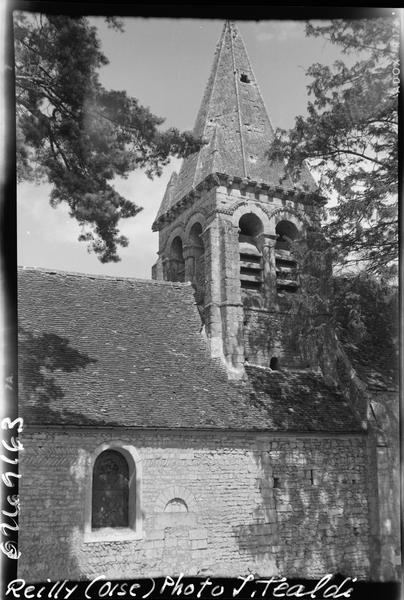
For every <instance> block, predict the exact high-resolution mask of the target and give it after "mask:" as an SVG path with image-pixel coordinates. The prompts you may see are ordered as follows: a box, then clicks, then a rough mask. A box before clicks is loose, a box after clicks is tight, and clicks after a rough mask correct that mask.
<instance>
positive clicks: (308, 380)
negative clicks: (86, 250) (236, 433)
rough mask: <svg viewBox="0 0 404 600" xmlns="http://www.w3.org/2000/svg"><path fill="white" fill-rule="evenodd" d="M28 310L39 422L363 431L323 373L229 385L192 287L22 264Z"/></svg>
mask: <svg viewBox="0 0 404 600" xmlns="http://www.w3.org/2000/svg"><path fill="white" fill-rule="evenodd" d="M18 313H19V328H20V340H19V346H18V350H19V394H20V414H21V416H23V417H24V419H25V422H26V424H27V425H36V426H44V425H74V426H81V425H98V426H101V425H108V426H131V427H142V428H147V427H152V428H155V427H169V428H179V427H183V428H194V429H198V428H220V429H228V430H229V429H230V430H231V429H241V430H243V429H244V430H252V429H255V430H270V431H297V432H299V431H302V432H303V431H328V432H338V431H340V432H342V431H359V430H360V426H359V424H358V422H357V421H356V420H355V418H354V417H353V415H352V413H351V411H350V410H349V408H348V406H347V405H346V404H345V402H344V400H343V399H342V397H341V396H340V395H339V394H338V393H337V392H336V391H335V389H333V388H330V387H328V386H326V385H325V384H324V382H323V381H322V380H321V378H320V377H318V376H315V375H309V374H303V375H296V374H295V375H289V374H283V373H279V372H273V373H272V372H270V371H269V370H264V369H260V368H253V367H249V368H248V369H247V370H248V374H249V377H250V379H249V380H247V381H244V382H232V381H229V380H228V379H227V374H226V372H225V369H224V368H223V367H222V365H221V363H220V362H219V361H218V360H213V359H212V358H210V356H209V354H208V351H207V346H206V341H205V339H204V337H203V334H202V333H201V321H200V317H199V313H198V310H197V307H196V304H195V302H194V297H193V289H192V287H191V286H190V285H188V284H180V283H165V282H156V281H146V280H136V279H129V278H113V277H102V276H101V277H100V276H91V275H81V274H73V273H62V272H53V271H43V270H36V269H20V271H19V303H18Z"/></svg>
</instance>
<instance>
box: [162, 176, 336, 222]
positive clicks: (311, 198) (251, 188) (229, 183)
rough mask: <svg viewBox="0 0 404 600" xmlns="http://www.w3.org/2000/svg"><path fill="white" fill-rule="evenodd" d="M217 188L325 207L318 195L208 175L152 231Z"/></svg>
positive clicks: (230, 211)
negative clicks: (202, 195) (207, 192)
mask: <svg viewBox="0 0 404 600" xmlns="http://www.w3.org/2000/svg"><path fill="white" fill-rule="evenodd" d="M219 186H223V187H226V188H227V189H228V190H231V189H238V190H240V192H241V194H242V196H247V194H254V196H255V198H256V199H258V198H259V196H260V195H266V196H268V197H272V196H276V197H278V198H280V199H281V200H292V201H293V202H296V203H300V204H303V205H310V206H325V204H326V203H327V200H326V198H325V197H324V196H322V195H321V194H320V193H315V192H305V191H304V190H302V189H299V188H297V187H295V188H284V187H282V186H280V185H278V186H271V185H269V184H267V183H264V182H258V181H252V180H250V179H246V178H241V177H233V176H230V175H225V174H224V173H211V174H210V175H208V177H205V179H204V180H203V181H201V182H200V183H198V185H197V186H196V187H195V188H194V189H192V190H191V191H190V192H189V193H188V194H186V195H185V196H184V197H183V198H181V200H179V201H178V202H177V203H176V204H174V206H172V207H171V208H170V209H169V210H168V211H167V212H166V213H164V214H163V215H161V216H160V217H159V218H158V219H156V220H155V221H154V223H153V225H152V230H153V231H159V230H160V229H163V227H165V226H166V225H169V224H170V223H172V222H173V221H174V220H175V219H176V217H177V216H178V214H179V213H180V212H183V211H184V210H185V209H187V208H189V207H190V206H192V205H193V204H194V203H195V201H196V200H198V199H199V198H200V197H201V193H202V192H203V191H210V190H211V189H212V188H214V187H219ZM247 201H248V198H247V197H246V198H245V199H243V200H240V203H241V202H242V203H245V202H247ZM237 204H238V203H237ZM284 210H287V207H284ZM219 212H222V213H223V214H229V215H231V214H233V212H234V210H233V209H232V208H229V209H227V208H223V209H220V210H219Z"/></svg>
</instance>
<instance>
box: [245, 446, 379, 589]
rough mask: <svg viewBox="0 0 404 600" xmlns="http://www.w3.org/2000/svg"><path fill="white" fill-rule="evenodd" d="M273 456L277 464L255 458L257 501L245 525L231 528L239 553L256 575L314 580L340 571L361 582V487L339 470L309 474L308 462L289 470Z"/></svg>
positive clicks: (260, 455) (364, 542)
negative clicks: (258, 473) (252, 565)
mask: <svg viewBox="0 0 404 600" xmlns="http://www.w3.org/2000/svg"><path fill="white" fill-rule="evenodd" d="M275 443H276V444H278V446H281V445H282V442H279V441H278V442H275ZM290 443H291V446H292V447H293V441H290ZM289 452H290V450H289ZM300 452H301V453H302V452H304V450H300ZM335 452H338V451H337V449H336V450H335ZM274 454H275V455H278V459H277V460H276V459H275V460H274V458H273V457H271V456H270V452H268V451H258V452H255V453H254V459H255V461H256V463H257V466H258V469H259V472H260V477H259V496H260V501H259V502H258V503H257V505H256V507H255V509H254V510H253V512H252V515H251V522H250V523H249V524H246V525H239V526H235V527H233V535H234V536H235V538H236V540H237V543H238V546H239V548H240V553H241V554H242V555H244V556H245V558H246V560H250V561H252V562H253V563H254V564H255V565H256V569H257V572H256V575H259V576H263V575H274V574H281V575H287V576H288V577H306V578H313V577H314V578H316V577H322V576H323V575H325V574H326V573H331V572H334V573H336V572H339V573H343V574H346V575H351V576H357V577H358V578H359V577H360V578H366V577H367V576H368V564H367V556H368V530H367V506H366V500H365V502H364V501H363V489H362V491H361V488H362V485H358V481H357V480H355V479H353V478H352V475H350V471H349V468H344V466H343V465H341V469H340V470H337V469H331V470H328V469H326V468H324V470H321V469H315V468H314V469H313V468H312V467H313V463H312V462H311V459H310V458H309V460H307V463H306V464H301V465H300V464H299V465H291V464H290V461H288V460H287V456H286V452H285V453H283V451H282V450H276V451H275V453H274ZM288 462H289V465H288ZM347 467H348V465H347ZM354 477H355V476H354Z"/></svg>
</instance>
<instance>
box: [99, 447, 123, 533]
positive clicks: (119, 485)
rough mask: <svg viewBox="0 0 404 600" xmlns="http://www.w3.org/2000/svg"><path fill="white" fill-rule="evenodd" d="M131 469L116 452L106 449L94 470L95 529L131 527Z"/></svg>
mask: <svg viewBox="0 0 404 600" xmlns="http://www.w3.org/2000/svg"><path fill="white" fill-rule="evenodd" d="M128 524H129V466H128V463H127V461H126V459H125V457H124V456H123V455H122V454H121V453H120V452H118V451H117V450H105V451H104V452H101V454H100V455H99V456H98V457H97V459H96V461H95V464H94V470H93V489H92V519H91V525H92V529H99V528H101V527H128Z"/></svg>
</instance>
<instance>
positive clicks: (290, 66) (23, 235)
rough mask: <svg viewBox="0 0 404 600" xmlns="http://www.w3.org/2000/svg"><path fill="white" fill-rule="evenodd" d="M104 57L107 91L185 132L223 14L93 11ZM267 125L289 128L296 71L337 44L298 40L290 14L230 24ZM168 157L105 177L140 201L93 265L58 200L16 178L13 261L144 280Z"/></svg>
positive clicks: (333, 53)
mask: <svg viewBox="0 0 404 600" xmlns="http://www.w3.org/2000/svg"><path fill="white" fill-rule="evenodd" d="M91 22H92V23H93V24H94V25H96V26H97V28H98V32H99V37H100V39H101V43H102V50H103V52H104V54H105V55H106V56H107V58H108V59H109V64H108V65H107V66H105V67H103V68H102V69H101V71H100V80H101V82H102V84H103V85H104V86H105V87H107V88H108V89H116V90H125V91H126V92H127V93H128V94H129V95H130V96H133V97H135V98H138V100H139V101H140V103H141V104H142V105H144V106H148V107H149V108H150V109H151V111H152V112H153V113H154V114H156V115H158V116H162V117H165V123H164V127H177V128H178V129H180V130H192V128H193V126H194V121H195V119H196V115H197V112H198V109H199V105H200V103H201V101H202V96H203V92H204V89H205V85H206V83H207V80H208V77H209V73H210V70H211V67H212V62H213V55H214V51H215V48H216V44H217V42H218V40H219V37H220V34H221V31H222V28H223V21H219V20H198V19H157V18H148V19H145V18H125V19H124V26H125V31H124V33H120V32H118V31H115V30H112V29H109V28H108V27H107V25H106V24H105V22H104V21H103V19H102V18H97V17H93V18H91ZM237 25H238V28H239V31H240V33H241V35H242V37H243V40H244V43H245V46H246V49H247V53H248V55H249V58H250V62H251V65H252V68H253V71H254V73H255V76H256V79H257V81H258V84H259V86H260V89H261V93H262V96H263V98H264V101H265V104H266V107H267V111H268V114H269V117H270V119H271V121H272V124H273V126H274V127H282V128H285V129H287V128H290V127H292V126H293V124H294V119H295V117H296V116H298V115H300V114H303V115H304V114H306V105H307V101H308V95H307V89H306V86H307V84H308V83H309V81H310V79H309V78H308V77H306V75H305V71H306V69H307V68H308V67H309V66H310V65H311V64H313V63H315V62H320V63H323V64H330V63H332V62H334V61H335V60H337V59H338V58H341V54H340V51H339V49H338V47H336V46H333V45H331V44H329V43H328V42H325V41H324V40H322V39H318V38H306V36H305V34H304V23H303V22H299V21H259V22H256V21H251V22H250V21H242V22H238V23H237ZM180 164H181V161H180V160H177V159H173V160H172V161H171V163H170V165H169V166H167V167H166V168H165V170H164V172H163V175H162V176H161V177H160V178H156V179H154V180H153V181H152V180H150V179H148V178H147V177H146V175H144V174H143V173H142V172H141V171H135V172H133V173H132V174H131V175H130V176H129V177H128V178H127V179H126V180H123V179H119V180H116V181H115V182H114V185H115V187H116V189H117V190H118V191H119V192H120V193H121V194H122V195H123V196H125V197H126V198H128V199H130V200H133V201H134V202H135V203H136V204H138V205H140V206H143V210H142V212H140V213H139V214H138V215H137V216H136V217H134V218H131V219H126V220H122V221H121V225H120V231H121V233H123V234H124V235H126V236H127V237H128V238H129V246H128V247H127V248H122V249H120V251H119V254H120V257H121V261H120V262H118V263H110V264H102V263H101V262H100V261H99V260H98V258H97V257H96V255H95V254H90V253H88V251H87V247H86V244H85V243H83V242H78V240H77V238H78V236H79V234H80V228H79V226H78V224H77V223H76V222H75V221H74V220H73V219H71V218H70V217H69V215H68V210H67V208H65V207H64V206H63V205H60V206H58V207H57V208H56V209H54V208H51V207H50V205H49V202H48V198H49V192H50V186H48V185H46V184H41V185H35V184H31V183H29V184H28V183H24V184H21V185H20V186H19V188H18V191H17V242H18V264H19V265H24V266H30V267H41V268H49V269H58V270H63V271H78V272H84V273H93V274H104V275H113V276H127V277H139V278H143V279H150V278H151V267H152V265H153V263H154V262H155V261H156V260H157V248H158V233H157V232H156V233H154V232H152V231H151V225H152V223H153V221H154V218H155V216H156V213H157V211H158V208H159V205H160V202H161V200H162V197H163V195H164V191H165V188H166V185H167V183H168V180H169V178H170V176H171V173H172V171H173V170H176V171H178V169H179V167H180Z"/></svg>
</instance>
